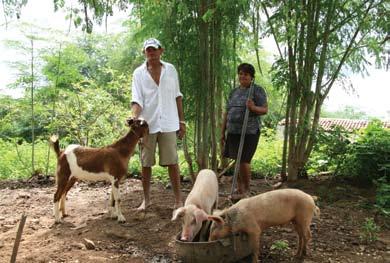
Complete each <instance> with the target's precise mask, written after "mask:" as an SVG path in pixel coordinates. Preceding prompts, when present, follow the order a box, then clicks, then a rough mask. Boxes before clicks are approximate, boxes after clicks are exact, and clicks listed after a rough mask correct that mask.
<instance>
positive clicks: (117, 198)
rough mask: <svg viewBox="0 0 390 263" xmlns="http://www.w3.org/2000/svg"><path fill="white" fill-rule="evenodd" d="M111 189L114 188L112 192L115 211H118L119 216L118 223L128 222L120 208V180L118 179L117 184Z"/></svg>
mask: <svg viewBox="0 0 390 263" xmlns="http://www.w3.org/2000/svg"><path fill="white" fill-rule="evenodd" d="M111 188H112V190H111V192H112V195H113V196H114V202H115V210H116V214H117V216H118V221H119V222H126V219H125V217H124V216H123V214H122V211H121V207H120V203H121V199H120V192H119V180H118V179H116V180H115V182H114V183H113V184H111Z"/></svg>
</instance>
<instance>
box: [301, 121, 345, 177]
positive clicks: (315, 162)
mask: <svg viewBox="0 0 390 263" xmlns="http://www.w3.org/2000/svg"><path fill="white" fill-rule="evenodd" d="M349 144H350V140H349V139H348V132H347V131H346V130H345V129H344V128H342V127H339V126H336V127H334V129H333V130H332V131H325V130H324V129H322V128H320V129H319V130H318V132H317V135H316V143H315V145H314V148H313V152H312V153H311V155H310V159H309V160H308V162H307V164H306V169H307V171H308V173H309V174H314V173H318V172H326V171H331V172H334V173H335V174H337V172H338V168H339V166H340V164H341V161H342V160H343V159H344V156H345V154H346V152H347V147H348V145H349Z"/></svg>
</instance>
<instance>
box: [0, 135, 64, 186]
mask: <svg viewBox="0 0 390 263" xmlns="http://www.w3.org/2000/svg"><path fill="white" fill-rule="evenodd" d="M31 150H32V147H31V144H30V143H28V142H26V141H23V140H19V141H16V140H12V141H6V140H1V139H0V152H1V156H0V179H21V178H28V177H30V176H31V175H32V173H34V172H40V173H45V172H46V165H47V154H48V150H49V147H48V143H47V141H45V140H37V142H36V144H35V150H34V152H35V154H34V160H35V161H34V169H35V171H32V164H31ZM49 154H50V160H49V166H48V168H49V171H48V174H53V173H54V169H55V165H56V157H55V155H54V153H53V152H52V150H50V153H49Z"/></svg>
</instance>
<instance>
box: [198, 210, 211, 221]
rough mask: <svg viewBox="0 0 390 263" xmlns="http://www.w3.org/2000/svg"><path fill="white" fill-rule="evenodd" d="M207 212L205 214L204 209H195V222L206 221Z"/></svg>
mask: <svg viewBox="0 0 390 263" xmlns="http://www.w3.org/2000/svg"><path fill="white" fill-rule="evenodd" d="M208 216H209V215H208V214H206V212H205V211H203V210H202V209H196V210H195V220H196V223H202V222H203V221H206V220H207V219H208Z"/></svg>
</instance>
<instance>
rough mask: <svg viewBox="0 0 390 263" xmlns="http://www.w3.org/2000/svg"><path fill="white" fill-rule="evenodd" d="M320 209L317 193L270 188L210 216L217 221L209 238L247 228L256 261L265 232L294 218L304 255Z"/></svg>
mask: <svg viewBox="0 0 390 263" xmlns="http://www.w3.org/2000/svg"><path fill="white" fill-rule="evenodd" d="M319 213H320V209H319V208H318V207H317V206H316V205H315V204H314V197H312V196H310V195H308V194H306V193H304V192H302V191H300V190H297V189H281V190H274V191H269V192H266V193H263V194H260V195H257V196H253V197H250V198H245V199H242V200H240V201H239V202H238V203H236V204H234V205H233V206H231V207H229V208H228V209H226V210H224V211H223V212H222V213H220V214H219V215H218V216H216V215H213V216H209V220H213V221H214V222H213V223H212V225H211V228H210V237H209V240H210V241H213V240H217V239H221V238H224V237H226V236H229V235H231V234H233V233H237V232H245V233H247V234H248V237H249V243H250V245H251V248H252V251H253V254H254V256H253V262H257V258H258V256H259V252H260V251H259V250H260V246H259V243H260V235H261V232H262V231H263V230H265V229H267V228H268V227H271V226H277V225H284V224H287V223H289V222H292V223H293V224H294V227H295V230H296V231H297V232H298V237H299V243H298V252H297V256H303V255H305V254H306V249H307V243H308V242H309V240H310V239H311V233H310V223H311V220H312V218H313V215H316V216H319Z"/></svg>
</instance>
